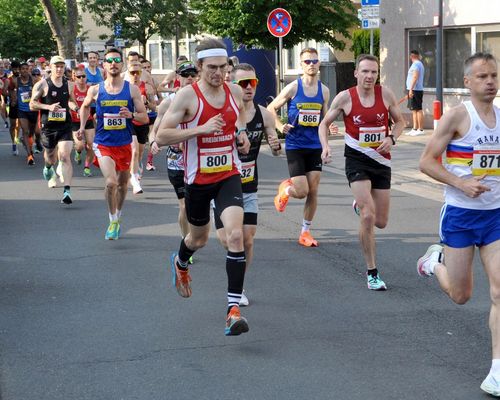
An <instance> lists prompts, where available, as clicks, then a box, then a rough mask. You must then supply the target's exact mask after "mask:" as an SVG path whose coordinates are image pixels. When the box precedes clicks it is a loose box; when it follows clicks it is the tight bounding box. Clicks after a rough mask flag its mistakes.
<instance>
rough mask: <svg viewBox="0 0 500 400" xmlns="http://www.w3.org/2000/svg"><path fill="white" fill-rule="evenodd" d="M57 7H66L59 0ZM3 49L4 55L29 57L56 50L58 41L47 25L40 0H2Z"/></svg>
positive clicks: (0, 41)
mask: <svg viewBox="0 0 500 400" xmlns="http://www.w3.org/2000/svg"><path fill="white" fill-rule="evenodd" d="M55 7H56V9H57V10H61V9H63V8H64V3H63V2H62V1H59V2H57V3H56V5H55ZM0 9H1V10H2V12H0V32H1V34H0V52H1V54H2V57H8V58H17V59H20V60H26V59H28V58H30V57H37V56H42V55H43V56H49V55H51V54H53V53H54V51H55V50H56V48H57V46H56V42H55V40H54V38H53V36H52V32H51V30H50V28H49V26H48V25H47V21H46V19H45V15H44V12H43V8H42V6H41V5H40V3H39V1H38V0H24V1H23V3H22V6H20V3H19V0H0Z"/></svg>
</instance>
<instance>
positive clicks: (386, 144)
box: [375, 136, 392, 154]
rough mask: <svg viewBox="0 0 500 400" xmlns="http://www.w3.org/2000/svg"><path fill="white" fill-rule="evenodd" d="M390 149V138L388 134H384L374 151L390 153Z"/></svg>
mask: <svg viewBox="0 0 500 400" xmlns="http://www.w3.org/2000/svg"><path fill="white" fill-rule="evenodd" d="M391 149H392V139H391V138H390V137H389V136H386V137H385V138H384V140H382V143H381V144H380V146H378V147H377V148H376V149H375V151H376V152H378V153H380V154H387V153H390V151H391Z"/></svg>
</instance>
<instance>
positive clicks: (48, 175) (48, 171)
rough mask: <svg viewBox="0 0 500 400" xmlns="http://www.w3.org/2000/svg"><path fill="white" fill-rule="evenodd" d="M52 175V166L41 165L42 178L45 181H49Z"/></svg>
mask: <svg viewBox="0 0 500 400" xmlns="http://www.w3.org/2000/svg"><path fill="white" fill-rule="evenodd" d="M53 176H54V168H53V167H52V166H51V167H50V168H47V166H44V167H43V178H44V179H45V180H46V181H49V180H50V179H51V178H52V177H53Z"/></svg>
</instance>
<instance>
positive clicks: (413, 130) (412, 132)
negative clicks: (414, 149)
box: [405, 129, 417, 136]
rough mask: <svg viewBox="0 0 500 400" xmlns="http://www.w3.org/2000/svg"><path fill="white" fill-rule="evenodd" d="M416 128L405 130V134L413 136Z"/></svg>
mask: <svg viewBox="0 0 500 400" xmlns="http://www.w3.org/2000/svg"><path fill="white" fill-rule="evenodd" d="M416 131H417V130H416V129H412V130H411V131H408V132H405V136H413V134H414V133H415V132H416Z"/></svg>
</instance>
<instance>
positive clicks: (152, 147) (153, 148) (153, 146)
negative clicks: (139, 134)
mask: <svg viewBox="0 0 500 400" xmlns="http://www.w3.org/2000/svg"><path fill="white" fill-rule="evenodd" d="M149 149H150V150H151V154H153V155H157V154H158V153H159V152H160V151H161V147H160V146H158V143H156V142H155V141H154V140H153V143H151V145H150V146H149Z"/></svg>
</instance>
